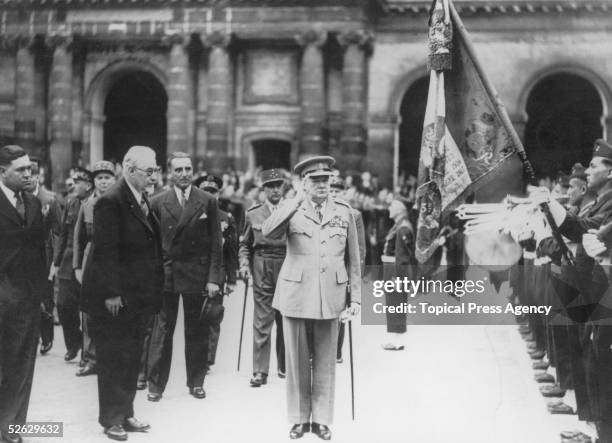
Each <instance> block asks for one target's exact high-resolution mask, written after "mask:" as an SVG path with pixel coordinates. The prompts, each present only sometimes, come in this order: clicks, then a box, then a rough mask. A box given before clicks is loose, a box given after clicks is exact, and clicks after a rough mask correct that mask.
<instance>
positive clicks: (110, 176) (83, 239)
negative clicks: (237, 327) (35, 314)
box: [72, 160, 115, 377]
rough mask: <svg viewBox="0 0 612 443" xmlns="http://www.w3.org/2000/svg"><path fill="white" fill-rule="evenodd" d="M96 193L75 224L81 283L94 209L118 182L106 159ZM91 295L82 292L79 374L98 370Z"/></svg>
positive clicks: (98, 166)
mask: <svg viewBox="0 0 612 443" xmlns="http://www.w3.org/2000/svg"><path fill="white" fill-rule="evenodd" d="M92 176H93V182H94V192H93V194H91V196H90V197H89V198H88V199H87V200H85V202H83V204H82V205H81V208H80V210H79V215H78V217H77V221H76V224H75V226H74V240H73V243H72V245H73V252H72V267H73V268H74V275H75V278H76V279H77V281H78V282H79V284H81V283H82V281H83V271H84V269H85V266H86V265H87V258H88V257H89V253H90V252H91V240H92V238H93V208H94V205H95V204H96V202H97V201H98V199H99V198H100V196H102V195H104V193H105V192H106V191H107V190H108V188H110V187H111V186H112V185H113V184H114V183H115V166H114V165H113V164H112V163H111V162H109V161H105V160H101V161H99V162H96V163H95V164H94V166H93V169H92ZM86 298H87V294H85V293H83V292H81V311H82V313H81V329H82V330H83V345H82V346H83V348H82V350H81V361H82V362H83V364H82V366H81V367H80V368H79V370H78V371H77V373H76V375H77V376H79V377H82V376H85V375H91V374H95V373H96V348H95V346H94V343H93V340H92V339H91V335H90V333H89V329H88V325H89V316H88V314H87V312H86V311H85V306H87V301H86Z"/></svg>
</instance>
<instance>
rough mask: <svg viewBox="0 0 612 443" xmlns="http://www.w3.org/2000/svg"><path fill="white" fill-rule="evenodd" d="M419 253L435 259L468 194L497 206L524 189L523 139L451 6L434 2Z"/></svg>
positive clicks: (420, 257) (419, 200)
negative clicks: (450, 219) (445, 226)
mask: <svg viewBox="0 0 612 443" xmlns="http://www.w3.org/2000/svg"><path fill="white" fill-rule="evenodd" d="M431 11H432V12H431V17H430V23H429V27H430V28H429V48H430V56H429V63H430V68H431V72H430V84H429V94H428V97H427V107H426V111H425V119H424V124H423V136H422V142H421V156H420V160H419V187H418V189H417V204H418V207H419V218H418V223H417V236H416V237H417V238H416V250H415V255H416V257H417V259H418V260H419V262H421V263H424V262H426V261H427V260H429V259H430V258H431V257H432V255H433V254H434V252H435V251H436V250H437V249H438V247H439V243H438V241H437V239H438V238H439V235H440V230H441V225H442V223H443V220H444V219H445V218H446V215H447V214H449V213H450V211H452V210H453V209H454V208H455V207H456V206H458V205H459V204H461V203H463V202H464V201H465V199H466V197H468V196H473V199H474V201H475V202H478V203H487V202H499V201H501V200H502V199H503V198H504V197H505V196H506V195H507V194H520V193H521V192H522V191H523V188H524V184H523V164H522V162H521V158H519V155H523V156H524V150H523V148H522V145H521V144H520V140H519V138H518V136H517V135H516V132H515V131H514V128H513V127H512V125H511V123H510V120H509V118H508V115H507V113H506V111H505V109H504V107H503V105H502V104H501V102H500V101H499V98H498V97H497V94H496V92H495V91H494V89H493V88H492V86H491V85H490V83H489V82H488V80H487V78H486V77H485V75H484V72H483V70H482V69H481V67H480V65H479V63H478V60H477V59H476V55H475V52H474V50H473V48H472V46H471V43H470V41H469V36H468V35H467V32H466V31H465V28H464V27H463V23H462V22H461V19H460V18H459V15H458V14H457V12H456V11H455V9H454V7H453V5H452V3H451V2H450V0H434V4H433V5H432V10H431Z"/></svg>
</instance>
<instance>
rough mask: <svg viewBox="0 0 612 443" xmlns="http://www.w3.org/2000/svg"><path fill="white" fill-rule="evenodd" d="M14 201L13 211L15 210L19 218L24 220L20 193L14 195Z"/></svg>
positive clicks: (23, 207) (23, 208)
mask: <svg viewBox="0 0 612 443" xmlns="http://www.w3.org/2000/svg"><path fill="white" fill-rule="evenodd" d="M15 199H16V200H17V201H16V204H15V209H17V212H18V213H19V216H20V217H21V218H22V219H24V220H25V205H24V204H23V197H22V196H21V192H17V193H15Z"/></svg>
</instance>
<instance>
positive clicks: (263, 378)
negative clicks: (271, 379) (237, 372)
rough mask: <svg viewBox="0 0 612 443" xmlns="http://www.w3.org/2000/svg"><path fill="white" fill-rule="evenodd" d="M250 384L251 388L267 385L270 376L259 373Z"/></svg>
mask: <svg viewBox="0 0 612 443" xmlns="http://www.w3.org/2000/svg"><path fill="white" fill-rule="evenodd" d="M249 383H250V384H251V387H253V388H258V387H260V386H261V385H265V384H266V383H268V376H267V375H266V374H262V373H261V372H258V373H257V374H255V375H254V376H253V378H252V379H251V381H250V382H249Z"/></svg>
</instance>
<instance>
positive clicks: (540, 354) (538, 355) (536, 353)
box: [529, 349, 546, 360]
mask: <svg viewBox="0 0 612 443" xmlns="http://www.w3.org/2000/svg"><path fill="white" fill-rule="evenodd" d="M545 355H546V353H545V352H544V351H540V350H538V349H535V350H533V351H529V356H530V357H531V359H532V360H541V359H543V358H544V356H545Z"/></svg>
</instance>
